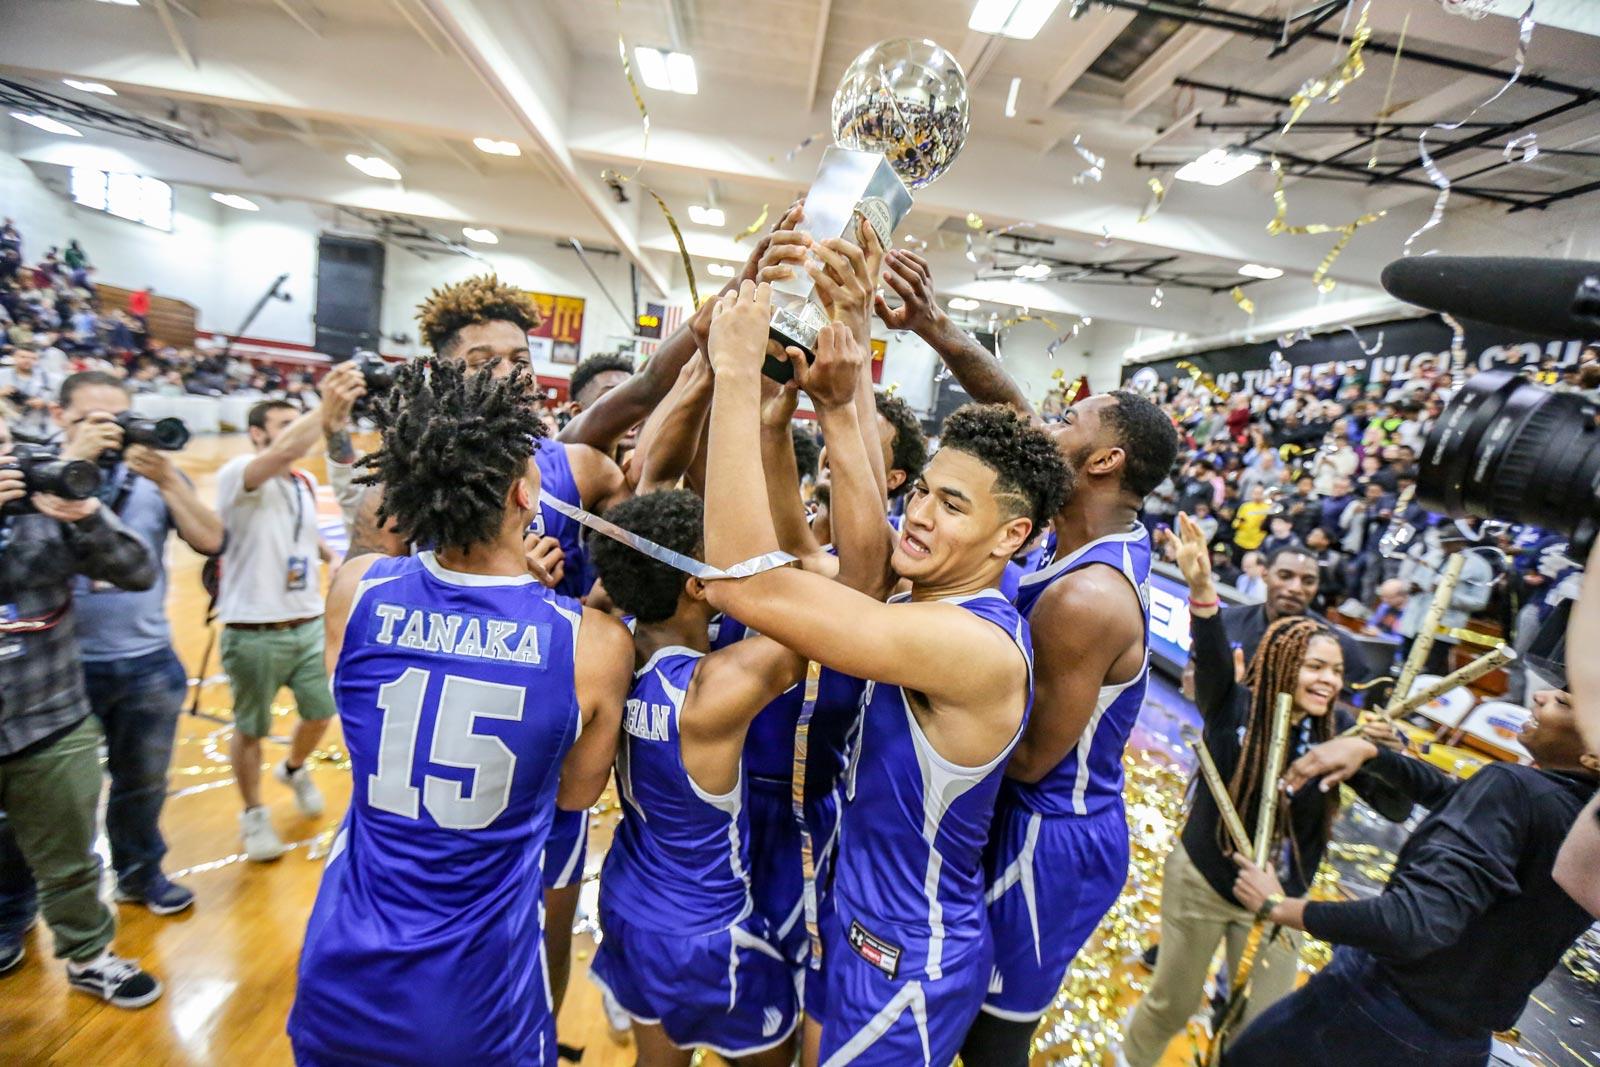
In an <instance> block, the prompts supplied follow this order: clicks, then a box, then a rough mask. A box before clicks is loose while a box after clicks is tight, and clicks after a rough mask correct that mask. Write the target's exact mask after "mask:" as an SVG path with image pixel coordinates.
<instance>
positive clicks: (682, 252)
mask: <svg viewBox="0 0 1600 1067" xmlns="http://www.w3.org/2000/svg"><path fill="white" fill-rule="evenodd" d="M617 21H618V22H619V23H620V22H621V21H622V0H617ZM617 55H618V56H619V57H620V58H621V60H622V76H623V77H624V78H625V79H627V82H628V89H629V91H630V92H632V93H633V103H634V105H635V106H636V107H637V108H638V109H639V122H640V123H641V125H643V127H644V145H643V146H642V147H641V148H640V150H639V165H638V166H637V167H634V168H633V173H632V174H627V175H625V174H622V173H621V172H620V171H617V170H615V169H612V168H609V167H608V168H606V169H605V170H603V171H601V172H600V180H601V181H604V182H607V183H612V182H615V183H618V184H624V185H625V184H627V183H629V182H633V181H636V180H637V179H638V177H639V175H640V173H642V172H643V170H644V164H645V160H646V159H648V158H649V156H650V109H649V108H647V107H645V103H644V94H643V93H641V92H640V91H639V83H638V82H637V81H636V80H635V79H634V76H633V64H632V63H630V62H628V42H627V41H626V40H625V39H624V38H623V36H622V33H621V31H618V33H617ZM802 147H804V146H802ZM639 187H640V188H641V189H643V190H644V191H645V192H647V193H649V194H650V198H651V199H652V200H654V201H655V202H656V206H657V207H659V208H660V209H661V214H662V215H663V216H664V217H665V218H666V220H667V228H668V229H670V230H671V231H672V239H673V240H674V241H676V242H677V245H678V258H679V259H681V260H682V261H683V277H684V280H685V281H687V282H688V283H689V298H690V301H691V302H692V305H693V306H694V307H696V308H698V307H699V306H700V287H699V286H698V285H696V284H695V280H694V263H693V261H692V260H690V258H689V246H688V245H686V244H684V242H683V231H682V230H681V229H679V228H678V219H677V217H676V216H675V215H673V213H672V209H671V208H670V207H668V206H667V202H666V201H665V200H663V199H661V195H660V194H659V193H657V192H656V191H655V190H654V189H652V188H650V187H649V186H648V185H644V184H642V183H641V184H640V186H639ZM763 217H765V213H763Z"/></svg>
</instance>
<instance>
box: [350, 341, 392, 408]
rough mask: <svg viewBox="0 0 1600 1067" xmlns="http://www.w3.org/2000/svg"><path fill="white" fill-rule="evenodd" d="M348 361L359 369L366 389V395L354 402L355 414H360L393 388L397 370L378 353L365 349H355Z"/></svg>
mask: <svg viewBox="0 0 1600 1067" xmlns="http://www.w3.org/2000/svg"><path fill="white" fill-rule="evenodd" d="M350 359H351V361H352V362H353V363H355V365H356V366H358V367H360V368H361V380H362V381H363V382H364V383H365V384H366V387H367V395H366V396H363V397H362V398H361V399H360V400H358V401H356V405H355V412H356V414H361V413H362V412H364V411H366V410H367V409H368V408H369V407H370V406H371V405H372V404H374V403H376V402H378V401H379V400H381V399H383V397H384V396H385V395H386V394H387V393H388V392H389V390H390V389H393V388H394V383H395V375H396V374H397V373H398V371H399V368H398V367H397V366H396V365H395V364H392V363H389V362H387V361H386V360H384V358H383V357H382V356H380V355H378V353H376V352H373V351H371V350H370V349H365V348H358V349H356V353H355V355H353V356H351V357H350Z"/></svg>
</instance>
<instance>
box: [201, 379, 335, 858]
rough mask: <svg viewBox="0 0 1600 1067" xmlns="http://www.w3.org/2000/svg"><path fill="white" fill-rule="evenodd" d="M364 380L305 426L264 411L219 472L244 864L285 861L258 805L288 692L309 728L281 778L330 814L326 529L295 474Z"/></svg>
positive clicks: (308, 811)
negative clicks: (323, 784) (324, 771)
mask: <svg viewBox="0 0 1600 1067" xmlns="http://www.w3.org/2000/svg"><path fill="white" fill-rule="evenodd" d="M360 380H361V375H360V370H359V368H357V367H356V366H355V365H353V364H345V365H344V366H342V367H340V368H338V369H337V370H334V371H330V372H329V374H328V376H327V377H326V378H324V379H323V389H324V392H325V393H326V394H327V402H326V403H324V404H323V405H322V406H321V407H320V408H317V409H316V410H313V411H310V412H307V413H306V414H303V415H298V416H297V415H296V410H297V409H296V408H295V407H294V405H292V404H290V403H288V402H287V401H283V400H264V401H262V402H261V403H259V404H256V405H255V406H254V407H252V408H251V409H250V415H249V419H248V423H249V434H250V441H251V444H253V445H254V446H255V449H256V452H255V454H254V455H253V456H240V457H238V458H236V459H233V460H231V461H229V462H228V463H227V464H226V465H224V466H223V468H222V469H221V470H220V471H218V472H217V506H218V510H219V511H220V512H221V514H222V519H223V522H224V524H225V525H226V527H227V546H226V548H225V549H224V552H223V556H222V575H221V582H220V588H219V592H218V595H217V618H218V620H219V621H221V623H222V624H223V631H222V641H221V650H222V667H223V669H224V670H225V671H227V673H228V682H229V684H230V685H231V686H232V688H233V717H234V731H233V736H232V739H231V743H230V746H229V750H228V754H229V758H230V760H231V762H232V765H233V771H234V776H235V780H236V781H237V783H238V786H239V793H240V795H241V797H242V798H243V800H244V811H243V812H242V813H241V814H240V816H239V825H240V833H241V836H242V837H243V839H244V848H245V855H246V856H247V857H248V858H249V859H250V860H252V861H254V862H257V863H260V862H265V861H268V860H274V859H277V858H278V857H279V856H281V855H282V854H283V852H284V848H285V846H284V844H283V842H282V841H281V840H280V839H279V837H278V835H277V833H276V831H274V830H273V828H272V821H271V818H270V817H269V815H268V813H267V809H266V808H264V807H262V806H261V739H262V738H263V737H265V736H267V734H268V733H269V732H270V727H271V724H272V701H273V698H274V697H276V696H277V694H278V690H279V689H280V688H282V687H283V686H288V687H289V688H290V690H292V691H293V693H294V700H295V707H296V710H297V711H298V712H299V715H300V721H299V722H298V723H297V724H296V725H295V728H294V735H293V738H292V740H291V742H290V745H289V752H288V756H287V758H286V759H285V760H284V761H283V762H282V763H279V764H278V765H277V766H276V767H274V768H273V774H274V777H276V778H277V779H278V780H279V781H280V782H282V783H284V784H285V785H287V786H289V787H290V788H291V789H293V790H294V795H295V802H296V804H297V805H298V807H299V809H300V812H301V813H302V814H303V815H307V816H312V817H315V816H318V815H321V814H322V794H321V792H320V791H318V789H317V786H316V783H315V782H313V781H312V780H311V771H310V768H309V767H307V766H306V761H307V760H308V759H309V758H310V757H311V754H312V752H314V751H315V749H316V747H317V742H319V741H320V740H321V739H322V735H323V733H324V731H326V729H327V726H328V720H329V719H330V718H332V717H333V714H334V706H333V698H332V696H331V694H330V693H329V692H328V675H327V669H326V667H325V666H324V665H323V656H322V651H323V628H322V611H323V599H322V583H321V581H320V580H319V570H318V567H317V563H318V560H319V558H321V559H323V560H326V559H328V558H329V553H328V551H327V548H326V546H325V545H323V543H322V538H321V536H320V534H319V533H318V529H317V492H316V482H315V480H314V479H313V478H312V477H311V475H309V474H307V473H306V472H305V471H302V470H296V469H295V467H294V463H295V461H296V460H298V459H300V458H301V457H302V456H304V455H305V454H306V453H307V452H309V451H310V450H311V447H312V446H313V445H314V444H315V443H316V440H317V438H318V437H319V436H322V437H325V436H327V435H328V434H329V432H330V428H336V427H340V426H343V425H345V424H346V423H347V422H348V420H349V417H350V404H351V403H352V402H353V400H354V398H355V395H354V394H355V392H356V390H355V388H354V386H355V385H357V384H359V383H360Z"/></svg>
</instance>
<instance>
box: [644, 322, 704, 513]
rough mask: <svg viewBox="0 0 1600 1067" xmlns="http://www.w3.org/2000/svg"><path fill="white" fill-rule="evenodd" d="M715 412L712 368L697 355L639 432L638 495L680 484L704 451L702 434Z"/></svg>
mask: <svg viewBox="0 0 1600 1067" xmlns="http://www.w3.org/2000/svg"><path fill="white" fill-rule="evenodd" d="M710 411H711V365H710V364H709V363H707V362H706V358H705V356H704V355H703V354H702V353H700V352H696V353H695V355H694V358H693V359H691V360H689V364H688V366H686V367H685V368H684V370H683V374H682V375H680V376H679V378H678V382H677V384H676V385H674V386H673V387H672V391H671V392H670V393H668V394H667V398H666V399H665V400H663V401H662V402H661V405H660V406H659V407H657V408H656V409H655V410H654V411H652V412H651V413H650V417H649V418H648V419H646V420H645V423H644V429H642V430H640V431H639V444H638V446H637V448H636V449H635V453H634V463H633V470H634V471H637V472H638V475H637V478H635V479H634V481H635V485H634V492H636V493H648V492H651V491H652V490H656V489H670V488H672V487H673V486H675V485H677V484H678V479H680V478H682V477H683V474H684V472H685V471H687V470H688V469H689V464H690V463H692V462H693V461H694V454H695V452H696V451H697V450H698V449H699V447H700V431H701V429H702V428H703V427H704V426H705V423H706V416H707V415H708V414H710Z"/></svg>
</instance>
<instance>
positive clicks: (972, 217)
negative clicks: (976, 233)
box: [967, 211, 983, 230]
mask: <svg viewBox="0 0 1600 1067" xmlns="http://www.w3.org/2000/svg"><path fill="white" fill-rule="evenodd" d="M967 229H969V230H981V229H983V216H982V215H979V214H978V213H977V212H974V211H969V212H967Z"/></svg>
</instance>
